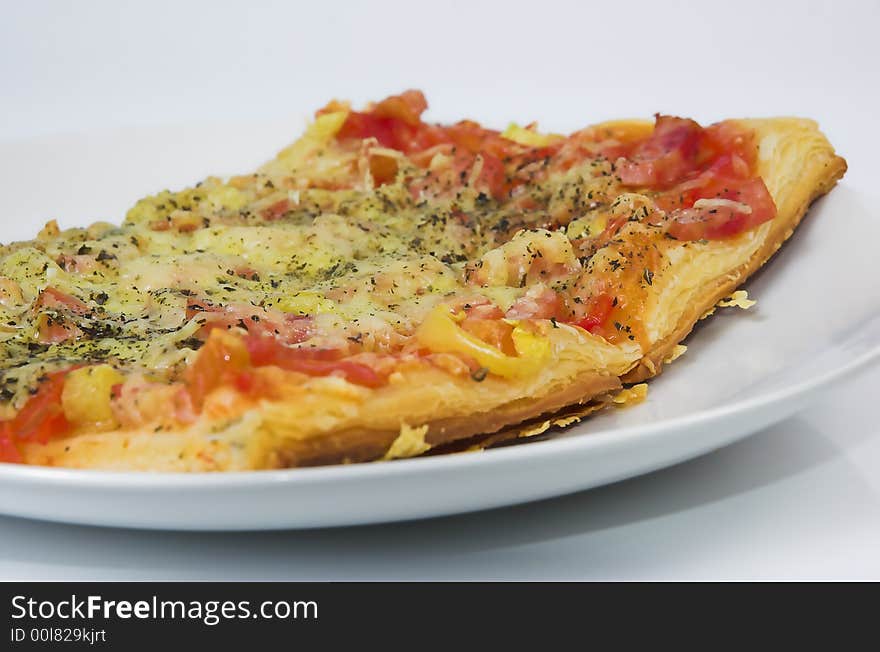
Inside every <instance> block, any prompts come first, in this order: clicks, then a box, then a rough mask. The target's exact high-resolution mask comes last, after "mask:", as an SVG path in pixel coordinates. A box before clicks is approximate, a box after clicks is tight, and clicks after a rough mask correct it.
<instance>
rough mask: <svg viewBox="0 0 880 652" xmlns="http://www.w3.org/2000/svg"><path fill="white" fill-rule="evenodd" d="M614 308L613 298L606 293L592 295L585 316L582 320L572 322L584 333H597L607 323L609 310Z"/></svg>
mask: <svg viewBox="0 0 880 652" xmlns="http://www.w3.org/2000/svg"><path fill="white" fill-rule="evenodd" d="M613 308H614V297H612V296H611V295H610V294H608V293H607V292H602V293H600V294H597V295H594V296H593V297H591V298H590V301H589V304H588V307H587V314H586V316H585V317H583V319H579V320H578V321H576V322H574V324H575V326H580V327H581V328H583V329H584V330H585V331H589V332H590V333H595V332H597V331H599V330H600V329H601V328H602V327H603V326H604V325H605V322H607V321H608V317H609V316H610V315H611V310H612V309H613Z"/></svg>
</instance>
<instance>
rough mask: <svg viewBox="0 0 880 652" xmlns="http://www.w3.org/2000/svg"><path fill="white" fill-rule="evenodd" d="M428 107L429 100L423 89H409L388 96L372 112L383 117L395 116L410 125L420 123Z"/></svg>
mask: <svg viewBox="0 0 880 652" xmlns="http://www.w3.org/2000/svg"><path fill="white" fill-rule="evenodd" d="M427 108H428V101H427V100H426V99H425V96H424V94H423V93H422V91H415V90H408V91H404V92H403V93H401V94H400V95H392V96H390V97H386V98H385V99H384V100H382V101H381V102H379V103H378V104H377V105H376V106H374V107H373V110H372V111H371V112H370V113H372V114H373V115H375V116H379V117H381V118H395V119H397V120H400V121H402V122H405V123H406V124H408V125H413V126H415V125H418V124H419V123H420V122H421V121H422V118H421V115H422V113H424V112H425V109H427Z"/></svg>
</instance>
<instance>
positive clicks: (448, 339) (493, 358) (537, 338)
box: [415, 305, 550, 378]
mask: <svg viewBox="0 0 880 652" xmlns="http://www.w3.org/2000/svg"><path fill="white" fill-rule="evenodd" d="M462 318H463V316H461V315H455V314H453V313H451V312H450V311H449V308H448V307H447V306H444V305H440V306H437V307H436V308H435V309H434V310H432V311H431V312H430V313H428V315H427V317H426V318H425V320H424V321H423V322H422V324H421V325H420V326H419V328H418V330H417V331H416V335H415V336H416V340H417V342H418V343H419V344H420V345H421V346H423V347H425V348H426V349H428V350H430V351H433V352H438V353H457V354H461V355H464V356H466V357H468V358H472V359H473V360H474V361H476V363H477V365H478V368H479V367H485V368H486V369H488V371H489V373H493V374H496V375H498V376H502V377H507V378H509V377H515V376H523V375H528V374H531V373H534V372H536V371H537V370H538V369H540V368H541V366H542V365H543V363H544V362H545V361H546V360H547V358H548V357H549V356H550V340H549V339H547V338H546V337H544V336H543V335H539V334H537V333H533V332H532V331H530V330H529V329H527V328H526V327H525V326H523V325H522V324H521V323H519V322H515V323H514V324H512V325H511V329H510V331H509V335H508V337H509V342H510V343H509V344H505V341H504V339H505V338H504V336H499V333H498V329H499V327H500V325H499V326H493V327H492V335H491V336H490V339H493V340H494V341H493V342H487V341H486V340H484V339H481V338H480V337H478V336H477V335H475V334H474V333H473V332H471V331H473V330H475V329H477V332H481V331H485V329H484V327H480V326H478V325H477V324H471V325H470V330H468V329H466V328H463V327H462V325H461V323H460V322H461V321H462ZM484 323H488V324H493V322H484ZM494 324H498V322H494ZM481 334H484V336H485V332H482V333H481ZM504 349H508V350H511V349H512V351H511V352H510V353H507V352H505V350H504Z"/></svg>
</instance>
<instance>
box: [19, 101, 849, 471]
mask: <svg viewBox="0 0 880 652" xmlns="http://www.w3.org/2000/svg"><path fill="white" fill-rule="evenodd" d="M743 122H744V124H745V125H746V126H748V127H750V128H752V129H754V130H755V132H756V133H757V137H758V142H759V153H760V167H759V172H760V174H761V176H762V177H763V178H764V179H765V182H766V184H767V187H768V189H769V190H770V193H771V195H772V196H773V198H774V200H775V202H776V205H777V208H778V215H777V217H776V218H775V219H774V220H773V221H772V222H769V223H767V224H765V225H762V226H761V227H758V228H757V229H755V230H753V231H752V232H749V233H746V234H743V236H740V237H739V238H737V239H735V240H733V241H731V242H726V243H725V244H723V245H718V244H717V243H710V244H709V245H708V246H707V248H706V249H707V251H708V252H709V253H706V252H702V253H700V252H698V253H697V254H695V255H697V256H699V255H712V251H715V250H717V248H718V247H727V248H728V249H729V251H726V253H725V258H724V260H723V261H722V262H721V263H720V264H719V265H720V268H719V269H717V270H715V271H714V272H713V273H711V274H709V275H702V276H700V277H699V278H691V279H690V280H691V283H690V285H689V287H688V288H685V290H682V289H681V287H674V286H673V285H672V284H671V283H667V284H663V283H657V284H656V285H657V287H656V289H655V293H654V296H652V305H653V306H654V309H653V313H652V314H653V315H654V323H652V328H653V329H654V331H656V332H657V333H658V335H657V337H656V338H655V339H654V340H653V341H654V344H653V345H652V346H651V348H650V350H649V351H648V352H647V353H644V354H643V353H642V351H641V349H639V348H638V347H637V346H635V345H627V346H620V347H618V346H614V345H611V344H609V343H607V342H605V341H604V340H602V339H601V338H598V337H596V336H592V335H590V334H588V333H586V332H585V331H581V330H580V329H575V328H572V327H568V326H562V325H560V327H559V328H558V329H553V330H551V331H550V333H549V336H550V339H551V342H552V343H553V348H554V355H555V358H554V363H553V364H552V365H547V366H545V367H544V368H543V369H542V371H541V372H540V373H539V374H537V375H536V376H535V377H530V378H524V379H513V380H511V379H507V380H505V379H499V378H494V377H491V376H490V377H487V378H486V379H485V381H483V382H480V383H477V382H475V381H473V380H471V379H470V378H460V377H456V376H453V375H451V374H448V373H446V372H443V371H441V370H439V369H436V368H433V367H431V366H430V365H428V364H427V363H425V364H423V365H421V366H416V367H414V368H410V369H406V370H404V371H402V372H400V373H399V374H395V376H396V377H395V378H394V379H393V382H392V383H391V384H390V385H388V386H387V387H383V388H380V389H377V390H368V389H365V388H363V387H358V386H355V385H351V384H349V383H347V382H346V381H344V380H342V379H339V378H316V379H311V380H308V381H306V382H305V383H301V382H299V383H296V384H291V386H290V387H286V388H285V393H284V398H283V399H282V400H280V401H276V402H262V403H259V404H256V405H249V406H247V408H246V409H245V410H244V412H243V414H242V413H241V412H242V411H241V410H238V412H236V411H235V410H234V409H233V410H231V412H232V413H236V414H237V416H235V417H234V418H230V419H226V420H224V419H222V418H219V419H218V418H217V414H212V413H211V412H210V411H206V412H205V413H204V414H203V415H202V416H201V417H200V419H199V420H198V421H197V422H196V423H194V424H192V425H190V426H189V427H186V428H185V429H181V430H179V431H174V432H165V431H159V432H157V431H156V430H154V429H153V428H145V429H142V430H137V431H126V432H119V431H114V432H104V433H79V434H75V435H74V436H72V437H68V438H65V439H61V440H57V441H51V442H49V443H48V444H45V445H43V444H28V445H26V446H25V447H24V450H23V456H24V458H25V461H26V462H27V463H29V464H39V465H47V466H65V467H80V468H101V469H114V470H149V471H231V470H249V469H265V468H279V467H289V466H308V465H315V464H333V463H348V462H362V461H370V460H377V459H381V458H382V457H383V456H384V455H385V453H386V452H387V451H388V450H389V448H390V447H391V446H392V444H393V443H394V441H395V439H396V438H397V437H398V436H399V435H400V433H401V429H402V428H412V427H420V426H425V425H427V427H428V429H427V432H426V434H425V443H426V444H428V445H430V446H431V447H432V448H437V447H441V450H443V448H444V447H449V446H450V445H452V444H453V442H472V443H474V444H476V445H480V444H484V445H490V444H494V443H498V442H500V441H503V440H505V439H510V438H515V437H517V436H518V435H520V434H522V433H523V432H525V433H532V434H533V433H534V432H535V428H536V425H542V424H544V423H545V422H546V423H548V424H551V425H552V424H553V423H554V422H556V421H559V420H563V422H565V417H566V415H568V416H572V415H582V414H583V413H586V412H589V411H592V410H594V409H596V406H597V405H598V406H601V405H604V402H605V401H604V399H605V398H606V397H608V396H609V395H610V394H611V393H613V392H615V391H616V390H618V389H620V387H621V386H622V383H635V382H639V381H641V380H644V379H646V378H650V377H652V376H655V375H657V374H658V373H660V371H661V369H662V366H663V360H664V359H666V358H668V357H669V356H670V355H671V353H672V352H673V350H674V349H675V347H676V346H677V345H678V344H679V342H680V341H681V340H682V339H683V338H684V337H686V336H687V334H688V333H689V332H690V331H691V329H692V328H693V326H694V324H695V323H696V322H697V321H698V320H699V319H700V318H701V317H702V316H703V315H704V314H705V313H706V312H707V311H709V310H711V309H712V307H713V306H715V304H716V303H718V301H720V300H721V299H723V298H724V297H726V296H728V295H729V294H731V293H732V292H733V291H734V290H735V289H736V288H737V287H738V286H739V285H740V284H742V283H743V281H745V279H746V278H748V276H749V275H751V274H752V273H753V272H754V271H755V270H757V269H758V268H759V267H760V266H761V265H763V264H764V263H765V262H766V261H767V260H768V259H769V258H770V257H771V256H772V255H773V253H774V252H775V251H776V250H777V249H778V248H779V247H780V246H781V245H782V243H783V242H784V241H785V240H786V239H787V238H788V237H789V236H790V235H791V234H792V232H793V231H794V229H795V227H796V226H797V224H798V223H799V222H800V220H801V219H802V218H803V216H804V214H805V213H806V211H807V209H808V207H809V205H810V203H811V202H812V201H813V200H814V199H816V198H817V197H819V196H821V195H822V194H824V193H826V192H828V191H829V190H830V189H831V188H832V187H833V186H834V185H835V183H836V182H837V180H838V179H840V177H841V176H842V175H843V173H844V172H845V171H846V162H845V161H844V160H843V159H842V158H840V157H838V156H836V155H835V153H834V150H833V148H832V147H831V145H830V144H829V143H828V141H827V140H826V139H825V137H824V136H823V135H822V134H821V132H819V131H818V128H817V126H816V124H815V123H814V122H812V121H809V120H800V119H794V118H778V119H768V120H746V121H743ZM633 124H636V123H635V122H634V123H633ZM638 124H641V123H638ZM716 260H720V259H719V258H717V256H716ZM697 263H699V261H697ZM704 267H705V266H701V265H700V264H694V265H692V266H691V268H692V269H693V270H701V269H703V268H704ZM696 273H697V272H696V271H694V274H696ZM670 278H671V276H670ZM673 303H676V304H677V305H679V306H682V305H683V306H684V307H683V308H682V309H679V310H678V312H679V313H680V314H677V316H676V317H675V318H674V319H669V315H671V314H676V311H675V310H674V309H673V308H672V307H670V306H672V304H673ZM667 322H668V323H667ZM225 399H226V405H227V407H228V406H229V404H234V403H235V401H237V400H242V399H240V398H238V397H235V396H227V397H225ZM554 415H555V416H554ZM568 422H569V423H570V421H568ZM548 427H549V426H548Z"/></svg>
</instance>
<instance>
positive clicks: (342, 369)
mask: <svg viewBox="0 0 880 652" xmlns="http://www.w3.org/2000/svg"><path fill="white" fill-rule="evenodd" d="M244 342H245V346H247V349H248V352H249V353H250V358H251V363H252V364H253V366H255V367H263V366H268V365H272V366H276V367H280V368H281V369H285V370H287V371H296V372H299V373H302V374H306V375H307V376H329V375H331V374H338V375H340V376H342V377H343V378H345V379H346V380H347V381H349V382H350V383H354V384H356V385H364V386H365V387H380V386H381V385H384V384H385V383H386V378H384V377H383V376H381V375H380V374H378V373H377V372H376V371H375V370H374V369H372V368H371V367H369V366H367V365H365V364H362V363H359V362H353V361H351V360H346V359H344V358H343V357H342V356H343V354H344V353H343V352H342V351H339V350H336V349H310V348H291V347H289V346H286V345H284V344H283V343H282V342H280V341H279V340H278V339H277V338H275V337H271V336H265V335H248V336H247V337H245V338H244Z"/></svg>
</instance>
